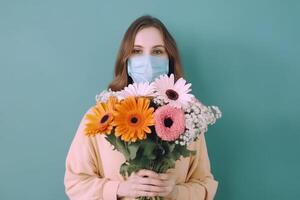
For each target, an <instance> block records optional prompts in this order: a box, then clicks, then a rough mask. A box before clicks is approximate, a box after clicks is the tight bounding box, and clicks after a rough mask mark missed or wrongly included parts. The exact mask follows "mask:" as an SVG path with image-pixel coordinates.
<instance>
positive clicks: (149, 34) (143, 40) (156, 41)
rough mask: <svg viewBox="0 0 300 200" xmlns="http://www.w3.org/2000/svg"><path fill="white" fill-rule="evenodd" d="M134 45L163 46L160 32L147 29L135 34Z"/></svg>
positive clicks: (153, 28) (150, 28) (155, 29)
mask: <svg viewBox="0 0 300 200" xmlns="http://www.w3.org/2000/svg"><path fill="white" fill-rule="evenodd" d="M134 45H141V46H144V47H151V46H154V45H164V41H163V37H162V34H161V33H160V31H159V30H158V29H157V28H155V27H147V28H143V29H141V30H140V31H139V32H137V34H136V36H135V40H134Z"/></svg>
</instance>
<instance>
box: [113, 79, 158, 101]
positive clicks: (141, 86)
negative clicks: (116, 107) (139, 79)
mask: <svg viewBox="0 0 300 200" xmlns="http://www.w3.org/2000/svg"><path fill="white" fill-rule="evenodd" d="M154 94H155V92H154V86H153V83H151V84H149V83H148V82H145V83H133V84H129V85H128V86H127V87H125V88H124V89H123V90H121V91H120V93H119V96H120V97H121V98H122V99H125V98H127V97H129V96H154Z"/></svg>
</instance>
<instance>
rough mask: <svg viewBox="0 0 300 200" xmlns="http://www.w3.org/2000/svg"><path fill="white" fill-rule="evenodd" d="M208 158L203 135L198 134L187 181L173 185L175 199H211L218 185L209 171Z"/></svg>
mask: <svg viewBox="0 0 300 200" xmlns="http://www.w3.org/2000/svg"><path fill="white" fill-rule="evenodd" d="M210 170H211V169H210V160H209V157H208V153H207V147H206V141H205V136H204V134H203V133H201V134H200V136H199V139H198V140H197V142H196V155H194V156H192V158H191V163H190V167H189V172H188V175H187V181H186V182H185V183H180V184H177V185H175V189H177V194H176V197H173V198H172V199H176V200H181V199H185V200H212V199H214V196H215V193H216V191H217V187H218V183H219V182H218V181H216V180H215V179H214V176H213V175H212V173H211V171H210Z"/></svg>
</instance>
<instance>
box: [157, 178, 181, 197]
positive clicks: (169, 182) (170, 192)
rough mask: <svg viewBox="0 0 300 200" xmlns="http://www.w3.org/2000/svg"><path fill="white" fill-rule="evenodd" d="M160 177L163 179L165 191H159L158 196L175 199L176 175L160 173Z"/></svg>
mask: <svg viewBox="0 0 300 200" xmlns="http://www.w3.org/2000/svg"><path fill="white" fill-rule="evenodd" d="M159 176H160V179H161V180H162V181H163V183H164V184H163V189H164V191H163V192H161V193H159V194H158V196H161V197H166V198H170V199H174V198H175V197H176V196H177V192H178V191H177V188H176V187H175V185H176V180H175V177H174V176H172V175H171V173H164V174H162V173H161V174H159Z"/></svg>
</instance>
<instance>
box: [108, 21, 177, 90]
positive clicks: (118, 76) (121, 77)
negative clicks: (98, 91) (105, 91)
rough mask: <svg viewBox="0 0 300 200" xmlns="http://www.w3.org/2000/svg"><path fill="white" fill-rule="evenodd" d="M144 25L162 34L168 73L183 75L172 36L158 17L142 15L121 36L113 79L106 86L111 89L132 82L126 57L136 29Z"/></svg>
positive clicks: (130, 50) (131, 45)
mask: <svg viewBox="0 0 300 200" xmlns="http://www.w3.org/2000/svg"><path fill="white" fill-rule="evenodd" d="M146 27H155V28H157V29H158V30H159V31H160V32H161V34H162V36H163V40H164V43H165V48H166V51H167V54H168V57H169V74H171V73H173V74H174V76H175V80H177V79H179V78H181V77H183V69H182V66H181V61H180V57H179V51H178V49H177V45H176V42H175V40H174V38H173V37H172V36H171V34H170V33H169V31H168V30H167V28H166V27H165V25H164V24H163V23H162V22H161V21H160V20H159V19H157V18H155V17H152V16H150V15H144V16H141V17H139V18H137V19H136V20H135V21H134V22H133V23H132V24H131V25H130V26H129V28H128V29H127V31H126V33H125V35H124V37H123V40H122V42H121V46H120V49H119V52H118V56H117V59H116V62H115V71H114V79H113V81H112V82H111V83H110V84H109V86H108V88H111V90H112V91H118V90H122V89H123V88H124V87H125V86H127V85H128V84H130V83H132V82H133V81H132V79H131V77H130V76H128V73H127V59H128V58H129V57H130V55H131V52H132V49H133V47H134V40H135V36H136V34H137V33H138V31H140V30H141V29H143V28H146Z"/></svg>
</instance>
